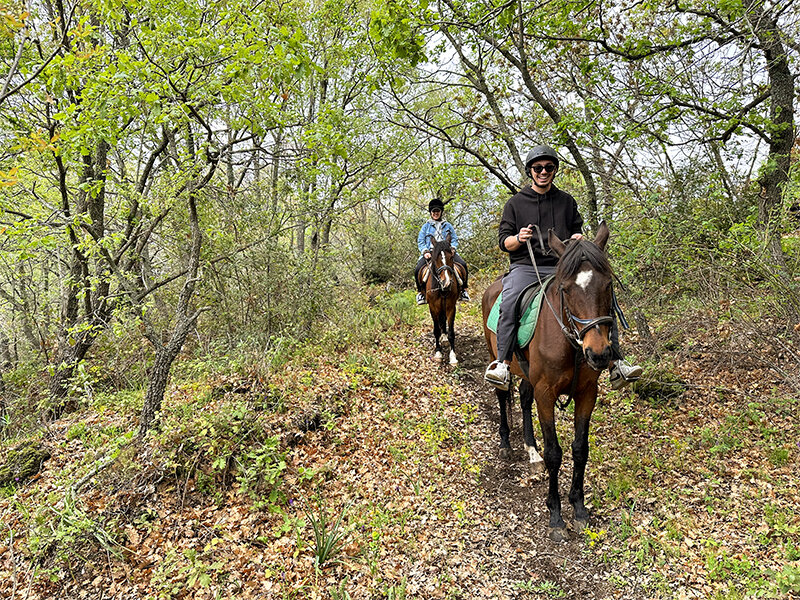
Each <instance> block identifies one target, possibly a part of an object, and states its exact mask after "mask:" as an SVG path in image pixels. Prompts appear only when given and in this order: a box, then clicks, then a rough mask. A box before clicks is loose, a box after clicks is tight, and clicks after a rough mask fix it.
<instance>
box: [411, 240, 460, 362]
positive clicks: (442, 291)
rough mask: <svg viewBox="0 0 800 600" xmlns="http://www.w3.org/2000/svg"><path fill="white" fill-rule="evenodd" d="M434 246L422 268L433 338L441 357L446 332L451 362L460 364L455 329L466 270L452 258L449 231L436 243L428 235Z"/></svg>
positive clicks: (453, 254)
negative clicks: (464, 271) (442, 338)
mask: <svg viewBox="0 0 800 600" xmlns="http://www.w3.org/2000/svg"><path fill="white" fill-rule="evenodd" d="M429 238H430V242H431V244H432V245H433V248H432V249H431V258H430V260H429V261H428V264H427V265H425V267H423V268H422V270H421V271H420V275H419V276H420V277H421V278H422V281H423V282H424V283H425V298H426V300H427V301H428V308H429V309H430V312H431V319H433V338H434V340H435V341H436V355H435V356H436V358H437V359H440V360H441V358H442V344H441V341H440V338H441V336H442V334H443V333H445V334H447V341H448V342H450V364H451V365H457V364H458V358H456V350H455V348H456V346H455V344H456V331H455V328H454V324H455V320H456V304H457V302H458V297H459V295H460V294H461V282H462V281H463V280H464V275H465V274H464V273H462V272H461V266H460V265H458V264H456V263H455V262H454V261H453V257H454V256H455V253H456V251H455V249H454V248H452V247H451V246H450V240H451V238H450V234H449V233H448V234H447V237H446V238H445V239H444V240H442V241H439V242H437V241H436V240H434V238H433V236H429Z"/></svg>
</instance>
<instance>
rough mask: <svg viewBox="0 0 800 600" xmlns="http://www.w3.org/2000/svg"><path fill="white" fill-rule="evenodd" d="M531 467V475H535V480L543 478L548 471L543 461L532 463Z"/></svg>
mask: <svg viewBox="0 0 800 600" xmlns="http://www.w3.org/2000/svg"><path fill="white" fill-rule="evenodd" d="M530 465H531V475H533V476H534V477H535V478H538V477H541V476H542V475H544V474H545V471H546V470H547V469H545V466H544V461H543V460H539V461H536V462H531V463H530Z"/></svg>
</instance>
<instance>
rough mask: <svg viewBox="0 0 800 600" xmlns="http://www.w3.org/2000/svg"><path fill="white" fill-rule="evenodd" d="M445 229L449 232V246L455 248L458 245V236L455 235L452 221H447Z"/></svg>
mask: <svg viewBox="0 0 800 600" xmlns="http://www.w3.org/2000/svg"><path fill="white" fill-rule="evenodd" d="M445 227H446V228H447V231H449V232H450V246H451V247H452V248H453V249H455V248H457V247H458V236H457V235H456V228H455V227H453V225H452V223H448V224H447V225H446V226H445Z"/></svg>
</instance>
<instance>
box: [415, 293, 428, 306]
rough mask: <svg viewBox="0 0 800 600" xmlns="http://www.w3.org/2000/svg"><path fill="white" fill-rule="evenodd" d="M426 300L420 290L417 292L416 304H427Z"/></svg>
mask: <svg viewBox="0 0 800 600" xmlns="http://www.w3.org/2000/svg"><path fill="white" fill-rule="evenodd" d="M427 303H428V301H427V300H426V299H425V294H423V293H422V292H417V304H420V305H421V304H427Z"/></svg>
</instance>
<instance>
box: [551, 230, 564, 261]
mask: <svg viewBox="0 0 800 600" xmlns="http://www.w3.org/2000/svg"><path fill="white" fill-rule="evenodd" d="M547 243H548V244H550V249H551V250H552V251H553V252H555V253H556V256H558V257H560V256H561V255H562V254H564V250H566V249H567V246H566V244H564V242H562V241H561V240H560V239H559V238H558V236H557V235H556V232H555V231H553V230H552V229H548V230H547Z"/></svg>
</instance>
